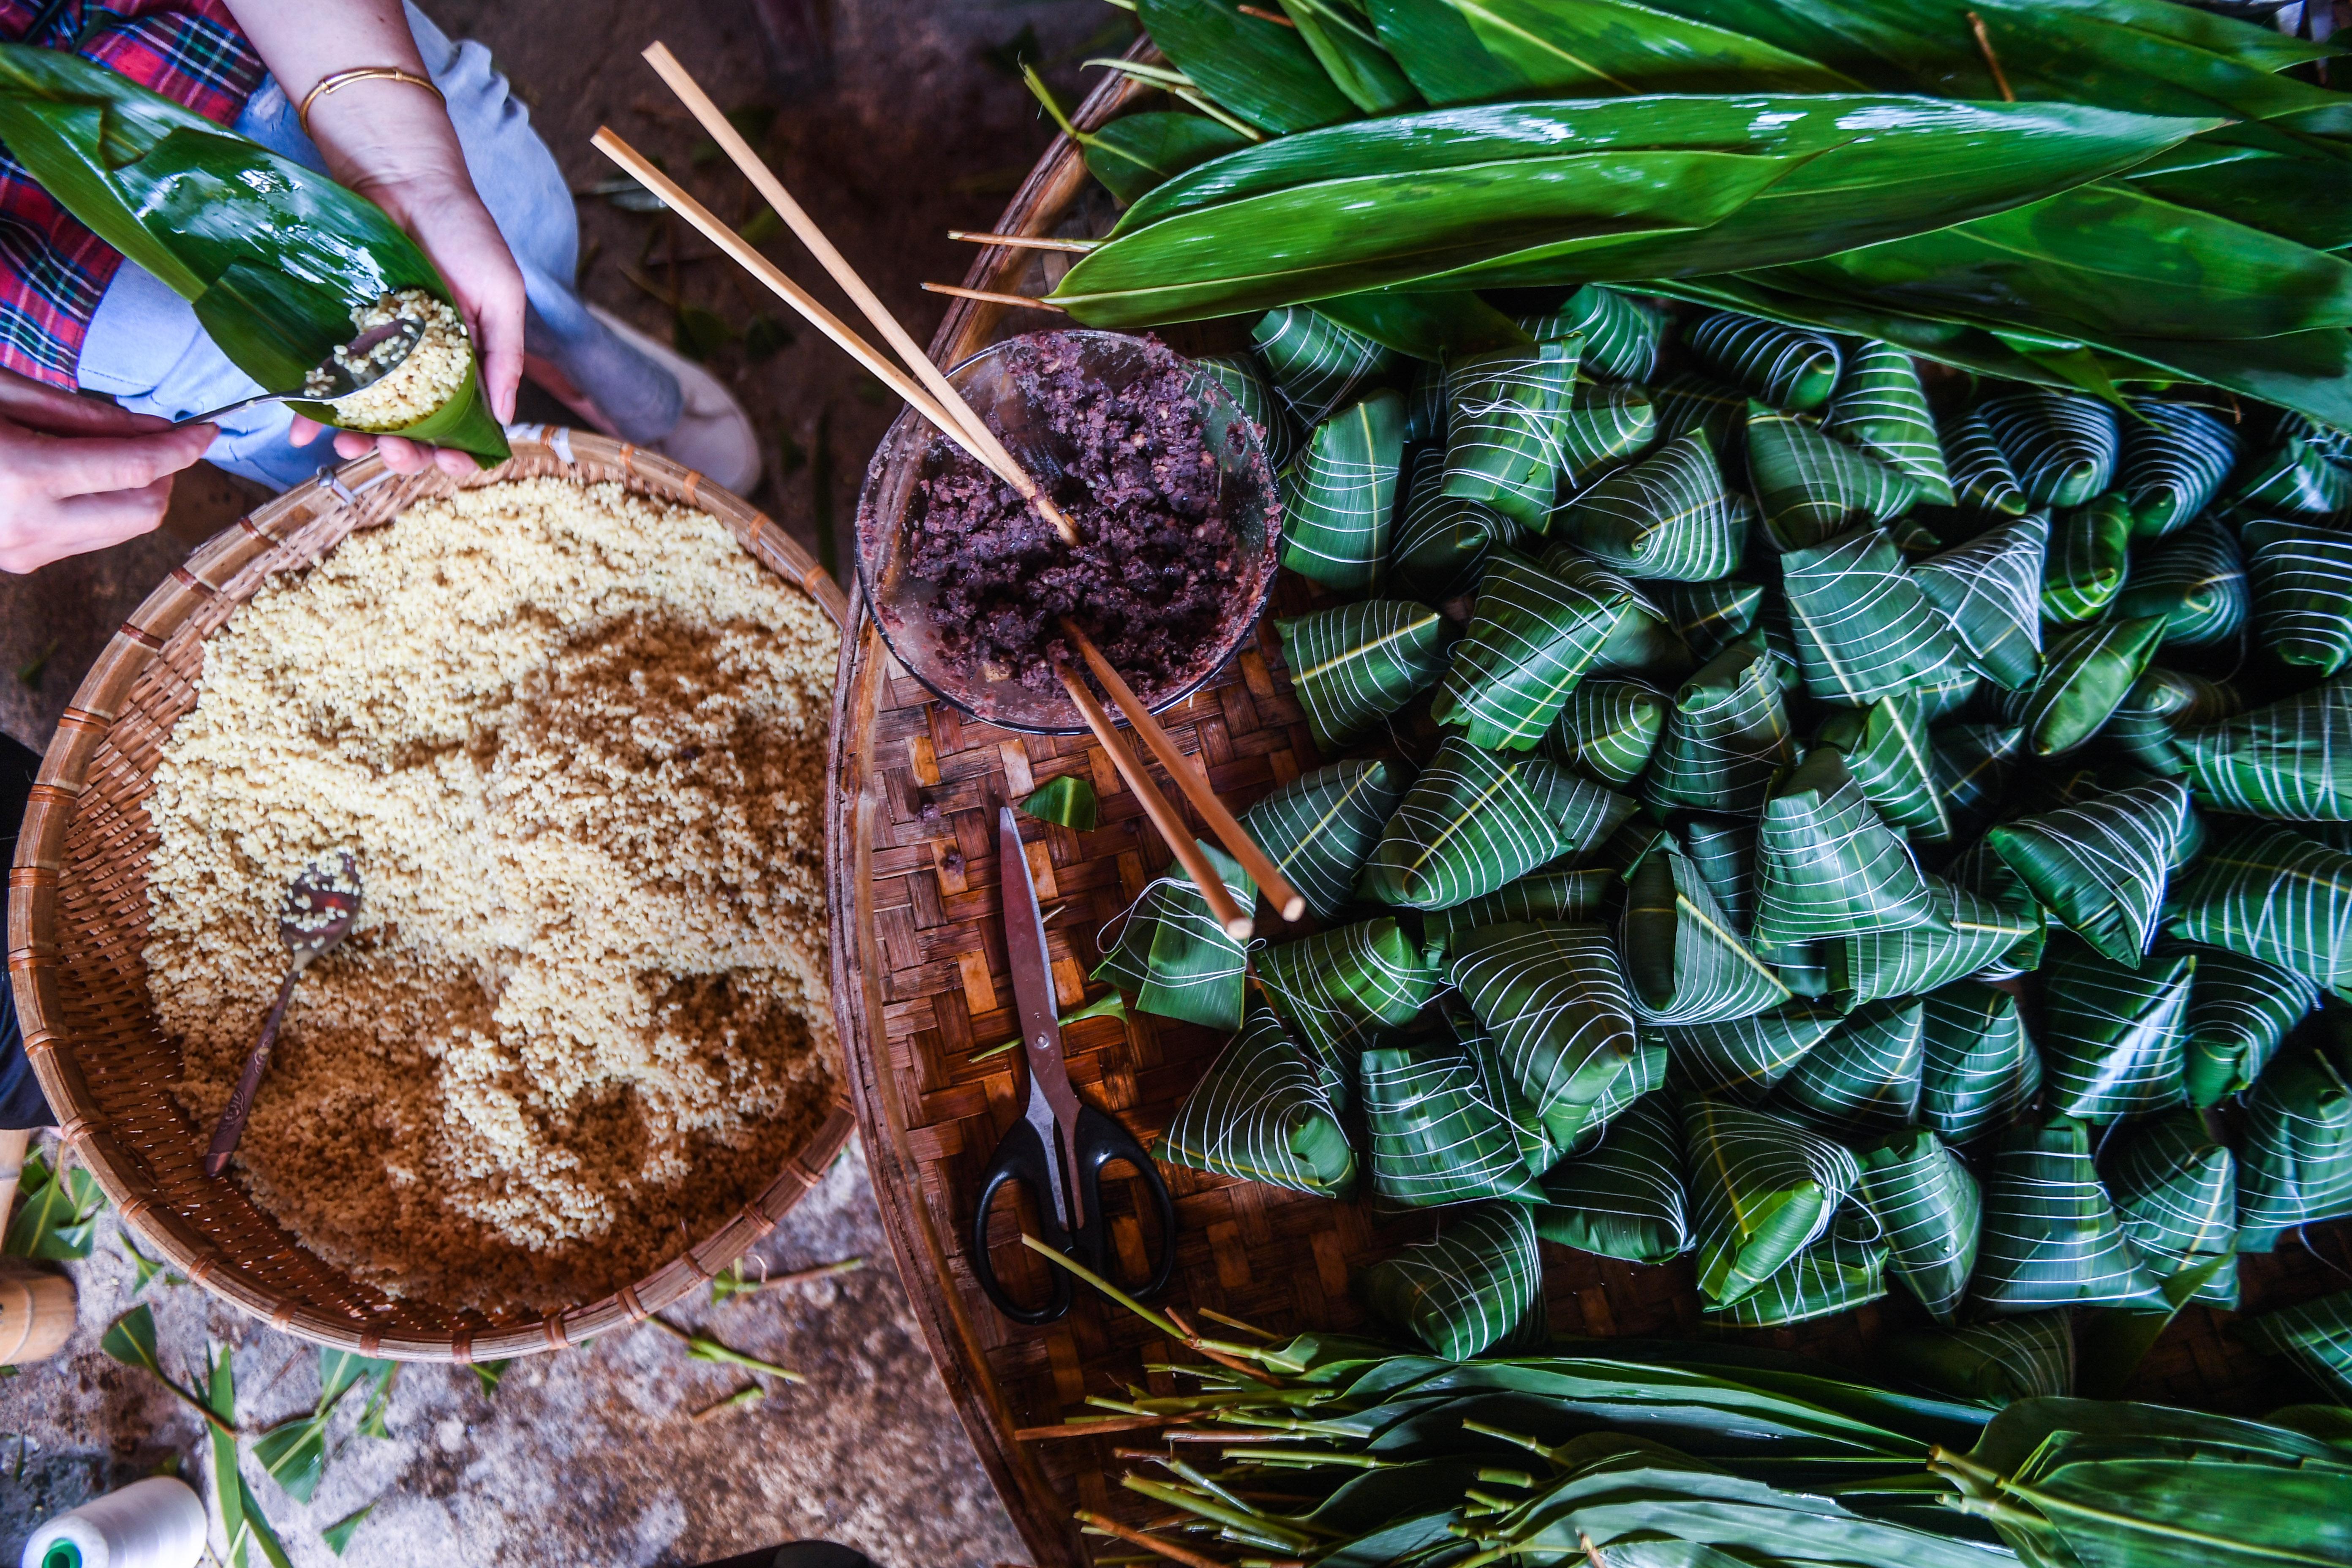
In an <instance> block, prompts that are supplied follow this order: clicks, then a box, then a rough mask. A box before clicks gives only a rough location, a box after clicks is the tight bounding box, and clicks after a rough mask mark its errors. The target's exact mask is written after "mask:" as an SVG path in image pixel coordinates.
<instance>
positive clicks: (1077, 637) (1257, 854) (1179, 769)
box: [1062, 616, 1307, 921]
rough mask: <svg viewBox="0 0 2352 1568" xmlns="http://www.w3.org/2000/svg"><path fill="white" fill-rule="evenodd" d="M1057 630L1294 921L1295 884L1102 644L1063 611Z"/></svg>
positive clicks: (1298, 905)
mask: <svg viewBox="0 0 2352 1568" xmlns="http://www.w3.org/2000/svg"><path fill="white" fill-rule="evenodd" d="M1062 635H1063V636H1064V637H1068V638H1069V639H1070V640H1071V641H1072V642H1074V643H1076V645H1077V648H1078V652H1079V654H1080V655H1081V656H1082V657H1084V658H1085V659H1086V661H1087V668H1088V669H1091V670H1093V671H1094V672H1095V679H1097V680H1099V681H1101V682H1102V684H1103V689H1104V690H1106V691H1108V692H1109V693H1110V696H1111V700H1112V701H1114V702H1116V703H1118V707H1119V711H1120V712H1122V713H1124V714H1125V715H1127V722H1128V727H1129V729H1131V730H1133V731H1135V732H1136V733H1137V734H1139V735H1140V736H1142V737H1143V743H1144V744H1145V745H1147V746H1149V747H1150V748H1151V754H1152V755H1153V756H1155V757H1158V758H1159V759H1160V766H1161V767H1163V768H1166V769H1167V770H1168V776H1169V777H1170V778H1171V779H1174V780H1175V781H1176V787H1177V788H1178V789H1180V790H1182V791H1183V792H1184V798H1185V799H1186V800H1189V801H1191V802H1192V809H1193V810H1194V811H1197V812H1199V813H1200V814H1201V816H1202V820H1204V821H1206V822H1207V823H1208V825H1209V829H1210V831H1211V832H1213V833H1214V834H1215V835H1216V836H1217V838H1218V841H1219V842H1220V843H1222V844H1223V845H1224V847H1225V849H1226V852H1227V853H1229V854H1231V855H1232V856H1233V858H1234V859H1236V860H1238V861H1240V862H1241V863H1242V869H1243V870H1244V871H1247V872H1248V873H1249V874H1250V880H1252V881H1253V882H1255V883H1256V884H1257V888H1258V891H1259V892H1262V893H1264V894H1265V896H1266V900H1267V901H1268V902H1270V903H1271V904H1273V905H1274V907H1275V908H1276V909H1277V910H1280V911H1282V918H1283V919H1284V920H1286V921H1295V920H1297V918H1298V917H1299V916H1301V915H1303V914H1305V913H1306V912H1307V900H1305V899H1303V898H1301V897H1300V896H1299V893H1298V889H1296V888H1294V887H1292V886H1291V885H1290V879H1288V878H1287V877H1285V876H1284V875H1283V874H1282V872H1281V871H1280V870H1279V869H1278V868H1276V866H1275V863H1274V862H1273V860H1271V859H1270V858H1267V856H1266V853H1265V850H1263V849H1261V848H1259V847H1257V840H1255V839H1254V838H1252V837H1250V836H1249V832H1248V830H1247V829H1246V828H1244V827H1243V826H1242V825H1241V823H1240V822H1239V821H1238V820H1237V819H1236V818H1235V817H1234V814H1233V813H1232V812H1230V811H1228V810H1226V809H1225V803H1224V802H1223V801H1222V800H1219V799H1218V798H1217V792H1216V791H1215V790H1214V789H1213V788H1211V787H1210V784H1209V775H1208V774H1207V773H1205V772H1203V771H1202V767H1201V763H1200V760H1199V759H1198V758H1196V757H1192V756H1188V755H1186V754H1185V753H1184V752H1182V751H1181V750H1179V749H1178V748H1177V745H1176V742H1175V741H1174V740H1173V739H1171V737H1170V736H1169V733H1168V731H1166V730H1165V729H1163V728H1161V727H1160V721H1159V720H1158V719H1156V718H1154V717H1153V716H1152V713H1151V710H1150V709H1148V708H1146V707H1145V706H1144V705H1143V704H1142V703H1141V702H1140V701H1139V700H1137V698H1136V695H1135V692H1134V691H1133V690H1132V689H1129V686H1128V684H1127V681H1126V680H1125V679H1123V678H1121V676H1120V675H1119V673H1118V670H1117V669H1115V668H1112V666H1111V662H1110V660H1108V659H1107V658H1104V657H1103V652H1102V649H1100V648H1098V647H1095V643H1094V639H1093V638H1092V637H1088V636H1087V634H1086V633H1084V632H1082V631H1080V630H1079V629H1078V628H1077V626H1076V623H1074V622H1072V621H1071V620H1070V619H1069V618H1068V617H1066V616H1065V617H1064V618H1063V621H1062Z"/></svg>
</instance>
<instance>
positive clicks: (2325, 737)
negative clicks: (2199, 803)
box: [2180, 677, 2352, 822]
mask: <svg viewBox="0 0 2352 1568" xmlns="http://www.w3.org/2000/svg"><path fill="white" fill-rule="evenodd" d="M2180 747H2181V750H2182V751H2183V752H2186V753H2187V754H2188V758H2189V782H2190V783H2191V784H2195V785H2196V786H2197V793H2198V795H2199V796H2200V798H2202V799H2204V800H2207V801H2210V803H2211V804H2212V806H2213V808H2214V809H2215V810H2217V811H2233V812H2243V813H2244V814H2245V815H2247V816H2268V817H2283V818H2284V819H2286V820H2288V821H2291V822H2344V821H2352V684H2347V682H2346V681H2345V679H2343V678H2341V677H2338V678H2336V679H2330V680H2327V681H2325V682H2323V683H2322V684H2320V685H2318V686H2315V687H2314V688H2312V689H2310V690H2308V691H2300V692H2297V693H2296V694H2295V695H2294V696H2292V697H2287V698H2283V699H2281V700H2278V701H2276V702H2273V703H2272V704H2271V705H2270V706H2269V707H2267V708H2258V709H2256V710H2254V711H2253V712H2252V713H2246V714H2241V715H2240V716H2239V717H2237V718H2234V719H2230V720H2225V721H2222V722H2221V723H2218V724H2201V725H2197V726H2194V727H2192V728H2189V729H2185V730H2183V731H2181V732H2180Z"/></svg>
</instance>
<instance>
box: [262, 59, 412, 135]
mask: <svg viewBox="0 0 2352 1568" xmlns="http://www.w3.org/2000/svg"><path fill="white" fill-rule="evenodd" d="M355 81H404V82H406V83H407V84H408V85H409V86H411V87H421V88H423V89H425V91H427V92H429V93H431V94H432V95H433V96H434V97H436V98H437V99H440V100H441V101H442V102H443V103H444V104H446V103H447V102H448V101H449V100H448V98H447V97H446V95H444V94H443V92H442V91H441V89H439V88H438V87H436V86H435V85H434V84H433V79H431V78H430V77H421V76H418V75H417V74H416V73H415V71H404V70H402V69H401V68H399V67H398V66H361V67H358V68H356V69H352V70H347V71H335V72H333V73H331V74H330V75H327V76H322V77H320V79H319V85H318V86H316V87H314V88H312V89H310V91H308V92H306V93H304V94H303V95H302V106H301V107H300V108H299V109H297V110H295V111H294V118H295V119H296V120H297V121H299V122H300V124H301V127H302V134H303V135H305V136H309V135H310V106H311V105H312V104H314V103H316V102H318V101H319V100H320V99H322V98H324V97H326V96H327V95H328V94H329V93H331V92H332V91H334V90H335V89H337V88H339V87H349V86H351V84H352V83H353V82H355ZM312 140H314V141H315V140H317V139H316V138H315V137H313V138H312Z"/></svg>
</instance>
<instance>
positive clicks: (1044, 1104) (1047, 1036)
mask: <svg viewBox="0 0 2352 1568" xmlns="http://www.w3.org/2000/svg"><path fill="white" fill-rule="evenodd" d="M996 861H997V866H998V868H999V870H1000V877H1001V879H1002V882H1003V900H1004V945H1005V949H1006V951H1007V952H1008V954H1009V955H1010V957H1011V959H1012V964H1013V1011H1014V1014H1015V1016H1017V1017H1018V1018H1019V1019H1020V1022H1021V1048H1022V1054H1023V1055H1024V1057H1026V1058H1028V1062H1029V1100H1028V1103H1027V1104H1026V1105H1025V1106H1024V1108H1023V1110H1022V1112H1021V1120H1020V1121H1016V1122H1014V1123H1013V1129H1012V1131H1009V1132H1007V1133H1005V1135H1004V1139H1003V1142H1000V1143H998V1144H997V1146H996V1152H995V1153H994V1154H993V1155H992V1156H990V1158H989V1162H988V1169H987V1171H986V1173H983V1174H982V1178H981V1186H980V1203H979V1205H978V1206H977V1208H975V1209H974V1211H973V1213H972V1217H971V1266H972V1272H974V1273H975V1274H977V1275H979V1276H980V1288H981V1289H983V1290H985V1291H987V1292H988V1299H989V1300H991V1301H993V1302H995V1303H996V1309H997V1310H999V1311H1001V1312H1003V1314H1004V1315H1005V1316H1006V1317H1008V1318H1010V1319H1012V1320H1013V1321H1014V1322H1016V1323H1050V1322H1053V1321H1055V1320H1056V1319H1058V1318H1060V1317H1062V1316H1063V1315H1064V1314H1066V1313H1067V1312H1068V1311H1069V1310H1070V1277H1069V1275H1068V1273H1066V1271H1065V1270H1062V1269H1059V1268H1056V1269H1054V1270H1052V1271H1051V1272H1052V1274H1053V1276H1054V1289H1053V1294H1052V1295H1051V1296H1049V1297H1048V1298H1047V1299H1046V1301H1045V1305H1044V1306H1042V1307H1024V1306H1022V1305H1021V1304H1020V1303H1019V1302H1017V1301H1015V1300H1013V1298H1012V1296H1011V1295H1010V1294H1009V1293H1007V1291H1006V1290H1005V1289H1004V1286H1003V1283H1002V1282H1000V1281H999V1280H998V1279H997V1278H996V1270H995V1268H994V1267H993V1266H992V1265H991V1264H990V1262H989V1258H988V1210H989V1205H991V1204H992V1203H994V1202H995V1201H996V1192H997V1189H998V1188H999V1187H1002V1186H1003V1185H1004V1184H1005V1183H1007V1182H1017V1183H1019V1184H1022V1185H1024V1186H1025V1187H1027V1188H1028V1189H1029V1194H1030V1196H1031V1197H1032V1198H1034V1199H1035V1200H1036V1204H1037V1218H1038V1222H1039V1228H1040V1229H1041V1230H1042V1231H1043V1233H1044V1234H1043V1235H1042V1236H1041V1237H1039V1239H1040V1240H1042V1241H1044V1242H1045V1245H1046V1246H1048V1247H1052V1248H1054V1249H1055V1251H1056V1252H1059V1253H1061V1254H1062V1255H1064V1256H1065V1257H1068V1258H1076V1259H1077V1260H1078V1261H1079V1262H1080V1263H1083V1264H1085V1265H1086V1266H1087V1268H1091V1269H1093V1270H1094V1271H1095V1272H1096V1273H1097V1274H1103V1273H1106V1272H1107V1265H1108V1262H1109V1260H1110V1226H1108V1224H1107V1223H1106V1222H1105V1219H1104V1216H1103V1206H1102V1173H1103V1167H1104V1166H1105V1165H1108V1164H1111V1163H1114V1162H1116V1161H1120V1160H1124V1161H1126V1162H1127V1163H1129V1164H1130V1165H1132V1166H1134V1167H1135V1169H1136V1170H1137V1171H1139V1172H1140V1173H1142V1175H1143V1180H1144V1184H1145V1185H1147V1186H1148V1187H1150V1189H1151V1195H1152V1198H1153V1200H1154V1201H1155V1202H1156V1203H1157V1204H1158V1205H1159V1207H1160V1257H1159V1259H1158V1261H1157V1262H1155V1263H1154V1264H1153V1265H1152V1271H1151V1279H1150V1282H1149V1283H1148V1284H1146V1285H1144V1286H1143V1287H1142V1289H1139V1290H1137V1291H1136V1292H1135V1294H1136V1295H1139V1296H1150V1295H1153V1294H1156V1293H1157V1292H1158V1291H1159V1290H1160V1288H1161V1287H1162V1286H1164V1285H1166V1284H1167V1283H1168V1276H1169V1273H1170V1271H1171V1268H1173V1267H1174V1265H1175V1261H1176V1205H1175V1203H1174V1201H1173V1200H1172V1199H1171V1198H1170V1197H1169V1195H1168V1184H1167V1182H1165V1181H1164V1180H1162V1179H1161V1177H1160V1168H1159V1167H1158V1166H1157V1165H1154V1164H1153V1163H1151V1156H1150V1155H1149V1154H1147V1153H1145V1152H1143V1145H1142V1144H1140V1143H1138V1142H1136V1141H1135V1138H1134V1136H1133V1134H1131V1133H1129V1131H1128V1130H1127V1129H1126V1128H1124V1127H1122V1126H1120V1125H1119V1124H1118V1122H1117V1121H1114V1120H1112V1119H1111V1118H1110V1117H1108V1116H1106V1115H1105V1114H1103V1112H1101V1111H1099V1110H1096V1109H1095V1108H1094V1107H1093V1106H1091V1105H1087V1104H1086V1103H1085V1102H1084V1101H1082V1100H1079V1099H1078V1091H1077V1090H1076V1089H1073V1088H1072V1087H1071V1086H1070V1073H1069V1067H1068V1064H1067V1063H1066V1061H1065V1059H1064V1058H1063V1056H1062V1026H1061V1024H1060V1022H1059V1021H1058V1020H1057V1019H1056V1017H1055V1012H1054V984H1053V981H1052V979H1051V978H1050V977H1049V973H1048V971H1047V968H1046V963H1045V917H1044V916H1043V915H1042V914H1040V913H1039V912H1038V909H1037V885H1036V883H1035V882H1034V881H1032V880H1031V879H1030V876H1029V857H1028V856H1027V855H1026V854H1024V852H1023V851H1022V847H1021V826H1020V823H1019V821H1018V820H1017V819H1016V818H1015V817H1014V816H1013V808H1012V807H1011V806H1009V805H1008V806H1001V807H999V808H998V813H997V818H996Z"/></svg>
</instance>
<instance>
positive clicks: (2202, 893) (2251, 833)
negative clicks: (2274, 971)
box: [2164, 823, 2352, 990]
mask: <svg viewBox="0 0 2352 1568" xmlns="http://www.w3.org/2000/svg"><path fill="white" fill-rule="evenodd" d="M2164 929H2165V931H2166V932H2167V933H2168V934H2169V935H2172V936H2177V937H2179V938H2181V939H2182V940H2184V941H2187V942H2204V943H2207V944H2209V945H2210V946H2213V947H2221V948H2227V949H2229V950H2230V951H2231V952H2242V953H2244V954H2245V955H2246V956H2247V957H2249V958H2259V959H2262V960H2263V961H2264V962H2266V963H2275V964H2278V965H2280V966H2281V967H2283V968H2286V969H2291V970H2294V972H2295V973H2298V974H2304V975H2308V976H2309V977H2310V978H2311V979H2313V980H2315V981H2317V982H2318V983H2319V984H2321V985H2324V986H2326V987H2329V988H2331V989H2337V990H2342V989H2347V988H2352V855H2347V854H2346V853H2345V852H2344V851H2342V850H2340V849H2331V848H2329V847H2327V846H2326V845H2324V844H2322V843H2320V842H2319V841H2318V840H2316V839H2315V838H2311V837H2306V836H2305V835H2304V834H2301V833H2298V832H2296V831H2295V830H2294V828H2292V827H2285V826H2278V825H2276V824H2265V823H2250V824H2248V825H2246V826H2242V827H2238V828H2234V829H2232V830H2231V831H2230V832H2229V833H2227V834H2225V835H2221V836H2219V837H2218V841H2217V842H2216V843H2215V844H2214V846H2213V847H2212V848H2211V849H2210V851H2208V852H2207V853H2206V854H2205V855H2204V856H2203V857H2202V858H2200V859H2199V861H2198V863H2197V866H2196V868H2195V869H2193V870H2191V871H2190V872H2189V875H2188V876H2187V877H2186V878H2185V879H2182V881H2181V885H2180V889H2179V893H2178V895H2176V899H2175V902H2174V906H2173V910H2172V913H2171V914H2170V916H2169V917H2168V919H2167V921H2166V922H2165V928H2164Z"/></svg>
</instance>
